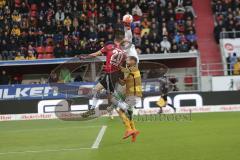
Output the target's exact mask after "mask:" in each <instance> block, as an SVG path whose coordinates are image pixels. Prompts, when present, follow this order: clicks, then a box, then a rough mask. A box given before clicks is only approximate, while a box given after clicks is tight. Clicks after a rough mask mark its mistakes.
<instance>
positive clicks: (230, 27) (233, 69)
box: [212, 0, 240, 75]
mask: <svg viewBox="0 0 240 160" xmlns="http://www.w3.org/2000/svg"><path fill="white" fill-rule="evenodd" d="M212 10H213V13H214V16H215V28H214V36H215V40H216V42H217V43H219V39H220V38H221V37H220V36H221V35H220V34H221V32H229V33H228V34H227V37H224V38H236V37H238V38H240V32H235V31H240V1H239V0H212ZM231 32H232V33H231ZM234 32H235V33H234ZM237 55H238V53H231V54H229V56H228V57H227V63H228V74H229V75H240V57H238V56H237Z"/></svg>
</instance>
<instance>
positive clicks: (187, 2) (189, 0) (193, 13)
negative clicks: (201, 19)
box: [183, 0, 197, 18]
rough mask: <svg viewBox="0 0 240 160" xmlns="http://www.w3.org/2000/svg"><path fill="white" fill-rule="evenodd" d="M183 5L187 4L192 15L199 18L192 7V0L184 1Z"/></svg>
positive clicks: (187, 8) (186, 6)
mask: <svg viewBox="0 0 240 160" xmlns="http://www.w3.org/2000/svg"><path fill="white" fill-rule="evenodd" d="M183 6H185V8H186V10H190V11H191V13H192V15H193V16H194V17H195V18H197V15H196V13H195V11H194V9H193V7H192V0H184V1H183Z"/></svg>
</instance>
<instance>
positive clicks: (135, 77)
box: [121, 66, 142, 97]
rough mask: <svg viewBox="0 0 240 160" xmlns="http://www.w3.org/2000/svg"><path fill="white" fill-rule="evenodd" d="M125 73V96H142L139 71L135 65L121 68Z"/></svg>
mask: <svg viewBox="0 0 240 160" xmlns="http://www.w3.org/2000/svg"><path fill="white" fill-rule="evenodd" d="M121 71H122V72H123V73H124V75H125V84H126V96H137V97H142V80H141V73H140V71H139V69H138V67H137V66H132V67H129V68H122V69H121Z"/></svg>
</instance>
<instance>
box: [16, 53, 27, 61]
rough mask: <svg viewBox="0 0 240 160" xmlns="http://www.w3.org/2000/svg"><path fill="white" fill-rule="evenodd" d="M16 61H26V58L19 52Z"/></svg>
mask: <svg viewBox="0 0 240 160" xmlns="http://www.w3.org/2000/svg"><path fill="white" fill-rule="evenodd" d="M15 60H25V58H24V56H23V55H21V53H20V52H19V51H18V52H17V54H16V57H15Z"/></svg>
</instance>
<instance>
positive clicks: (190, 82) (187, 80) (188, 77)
mask: <svg viewBox="0 0 240 160" xmlns="http://www.w3.org/2000/svg"><path fill="white" fill-rule="evenodd" d="M184 84H185V86H188V87H191V86H193V76H192V75H186V76H185V77H184Z"/></svg>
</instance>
